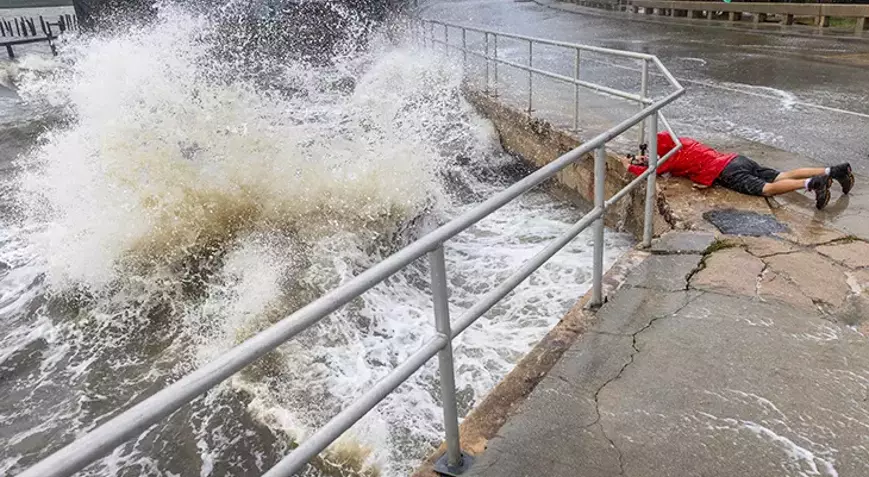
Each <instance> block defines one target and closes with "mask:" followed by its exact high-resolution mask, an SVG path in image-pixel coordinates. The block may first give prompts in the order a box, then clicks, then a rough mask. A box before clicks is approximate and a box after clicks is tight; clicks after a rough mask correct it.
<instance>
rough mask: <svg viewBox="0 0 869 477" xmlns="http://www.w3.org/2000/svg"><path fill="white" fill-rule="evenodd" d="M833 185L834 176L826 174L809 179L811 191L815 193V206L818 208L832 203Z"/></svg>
mask: <svg viewBox="0 0 869 477" xmlns="http://www.w3.org/2000/svg"><path fill="white" fill-rule="evenodd" d="M832 185H833V178H832V177H831V176H828V175H826V174H824V175H821V176H815V177H812V178H811V179H809V191H811V192H814V193H815V206H816V207H817V208H818V210H821V209H823V208H824V207H826V206H827V204H829V203H830V186H832Z"/></svg>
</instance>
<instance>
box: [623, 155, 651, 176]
mask: <svg viewBox="0 0 869 477" xmlns="http://www.w3.org/2000/svg"><path fill="white" fill-rule="evenodd" d="M619 159H620V160H621V161H622V165H624V166H625V169H627V170H628V172H630V173H631V174H633V175H635V176H638V175H640V174H642V173H643V172H646V169H648V167H646V166H638V165H636V164H631V158H629V157H620V158H619ZM640 159H645V156H643V157H641V158H640Z"/></svg>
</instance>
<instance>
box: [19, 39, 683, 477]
mask: <svg viewBox="0 0 869 477" xmlns="http://www.w3.org/2000/svg"><path fill="white" fill-rule="evenodd" d="M441 25H443V24H442V23H441ZM423 26H424V24H423ZM447 28H448V29H449V28H461V29H462V36H463V37H464V36H466V33H467V31H469V30H471V29H470V28H469V27H459V26H455V25H448V26H447ZM473 31H478V32H483V33H485V34H486V36H487V37H488V36H490V35H494V36H495V38H497V36H510V37H512V38H519V39H525V40H528V41H529V42H531V43H546V44H551V45H552V44H554V45H561V46H564V47H566V48H572V49H576V50H577V51H581V50H589V51H597V52H601V53H607V54H614V55H619V56H628V57H633V58H638V59H641V60H643V61H646V62H652V63H654V64H655V65H657V66H658V68H659V69H661V71H662V73H663V74H664V76H665V77H667V79H668V80H669V81H670V84H671V85H672V86H673V88H674V90H673V91H672V92H670V93H669V94H667V95H666V96H664V97H663V98H660V99H657V100H653V99H650V98H646V97H645V95H644V94H639V95H636V94H633V93H628V92H624V91H618V90H615V89H612V88H607V87H604V86H600V85H595V84H592V83H588V82H583V81H580V80H579V79H578V78H566V79H567V80H569V81H570V82H572V83H573V84H575V85H577V87H585V88H590V89H592V90H596V91H601V92H604V93H606V94H613V95H617V96H620V97H623V98H627V99H632V100H636V101H637V102H640V103H642V104H643V107H642V109H641V110H640V111H639V112H637V113H636V114H634V115H633V116H631V117H629V118H627V119H625V120H624V121H622V122H620V123H619V124H617V125H616V126H613V127H612V128H610V129H608V130H606V131H604V132H602V133H601V134H599V135H597V136H596V137H595V138H593V139H591V140H590V141H588V142H586V143H584V144H582V145H581V146H580V147H577V148H576V149H574V150H572V151H570V152H568V153H567V154H564V155H563V156H561V157H559V158H558V159H556V160H555V161H553V162H551V163H550V164H548V165H546V166H544V167H542V168H540V169H538V170H537V171H535V172H534V173H532V174H530V175H528V176H527V177H525V178H523V179H522V180H520V181H518V182H516V183H515V184H513V185H512V186H510V187H508V188H507V189H505V190H503V191H501V192H499V193H497V194H495V195H494V196H492V197H490V198H489V199H488V200H486V201H484V202H483V203H481V204H479V205H478V206H476V207H474V208H473V209H471V210H469V211H467V212H465V213H464V214H462V215H460V216H459V217H457V218H455V219H453V220H451V221H449V222H447V223H446V224H444V225H442V226H440V227H438V228H437V229H436V230H434V231H433V232H431V233H429V234H427V235H425V236H423V237H422V238H420V239H419V240H417V241H415V242H414V243H412V244H410V245H408V246H407V247H405V248H403V249H401V250H400V251H398V252H396V253H395V254H393V255H391V256H390V257H388V258H386V259H385V260H383V261H382V262H380V263H378V264H377V265H375V266H374V267H372V268H370V269H368V270H366V271H364V272H362V273H361V274H359V275H358V276H356V277H355V278H353V279H351V280H349V281H347V282H346V283H344V284H343V285H341V286H340V287H338V288H336V289H335V290H333V291H331V292H329V293H327V294H325V295H323V296H322V297H320V298H318V299H316V300H314V301H313V302H311V303H310V304H308V305H306V306H305V307H303V308H301V309H300V310H298V311H296V312H295V313H293V314H292V315H290V316H288V317H286V318H284V319H283V320H281V321H279V322H277V323H275V324H274V325H272V326H270V327H269V328H267V329H265V330H263V331H261V332H259V333H258V334H256V335H254V336H253V337H252V338H249V339H248V340H246V341H244V342H243V343H241V344H240V345H238V346H235V347H234V348H232V349H230V350H229V351H227V352H225V353H223V354H222V355H220V356H219V357H218V358H216V359H215V360H214V361H212V362H210V363H208V364H206V365H205V366H202V367H200V368H199V369H197V370H195V371H193V372H192V373H190V374H188V375H187V376H185V377H183V378H181V379H179V380H178V381H177V382H175V383H173V384H171V385H170V386H168V387H166V388H164V389H163V390H161V391H159V392H157V393H155V394H154V395H152V396H151V397H149V398H147V399H145V400H143V401H142V402H140V403H139V404H136V405H135V406H133V407H131V408H130V409H128V410H126V411H124V412H122V413H121V414H119V415H118V416H116V417H114V418H113V419H111V420H109V421H108V422H106V423H104V424H102V425H101V426H99V427H97V428H95V429H94V430H92V431H90V432H88V433H87V434H85V435H84V436H82V437H80V438H78V439H76V440H75V441H74V442H72V443H71V444H69V445H67V446H66V447H64V448H62V449H60V450H59V451H57V452H55V453H54V454H52V455H50V456H48V457H47V458H45V459H44V460H42V461H41V462H39V463H38V464H36V465H34V466H33V467H31V468H29V469H28V470H26V471H25V472H24V473H22V474H20V476H19V477H65V476H70V475H72V474H74V473H75V472H77V471H79V470H81V469H83V468H85V467H86V466H88V465H89V464H91V463H93V462H95V461H97V460H98V459H100V458H101V457H103V456H105V455H107V454H109V453H110V452H111V451H112V450H113V449H114V448H115V447H117V446H118V445H120V444H122V443H124V442H125V441H127V440H129V439H131V438H133V437H135V436H137V435H138V434H139V433H141V432H142V431H144V430H146V429H147V428H148V427H149V426H151V425H153V424H155V423H157V422H158V421H160V420H161V419H163V418H165V417H166V416H168V415H170V414H171V413H173V412H174V411H176V410H177V409H179V408H180V407H182V406H184V405H185V404H188V403H189V402H191V401H192V400H193V399H195V398H196V397H197V396H199V395H200V394H202V393H204V392H205V391H207V390H209V389H211V388H212V387H214V386H216V385H217V384H219V383H220V382H222V381H224V380H225V379H227V378H229V377H230V376H232V375H233V374H235V373H237V372H238V371H240V370H242V369H243V368H244V367H246V366H247V365H249V364H251V363H252V362H254V361H256V360H257V359H259V358H261V357H263V356H264V355H266V354H267V353H269V352H271V351H274V350H275V349H276V348H277V347H278V346H280V345H282V344H284V343H285V342H287V341H288V340H290V339H291V338H293V337H294V336H296V335H298V334H299V333H301V332H302V331H304V330H305V329H307V328H308V327H310V326H312V325H314V324H316V323H317V322H319V321H320V320H321V319H322V318H324V317H325V316H326V315H328V314H329V313H331V312H333V311H335V310H337V309H338V308H340V307H342V306H344V305H345V304H347V303H349V302H350V301H351V300H353V299H355V298H357V297H358V296H360V295H361V294H362V293H364V292H365V291H367V290H369V289H371V288H372V287H374V286H375V285H377V284H378V283H380V282H382V281H383V280H385V279H386V278H388V277H389V276H391V275H392V274H394V273H396V272H398V271H399V270H401V269H403V268H404V267H406V266H408V265H409V264H410V263H412V262H414V261H416V260H417V259H419V258H421V257H423V256H427V257H428V260H429V262H430V266H431V289H432V296H433V302H434V316H435V329H436V333H435V336H434V337H433V338H431V339H430V340H429V341H428V342H427V343H425V345H423V346H422V348H421V349H419V350H418V351H416V352H415V353H414V354H413V355H411V356H410V358H408V359H407V360H406V361H405V362H403V363H402V364H401V365H399V366H398V367H397V368H395V369H394V370H393V371H392V372H390V373H389V374H388V375H387V376H386V377H384V378H383V379H382V380H380V381H379V382H377V383H376V384H374V385H373V386H372V387H371V388H370V389H369V390H368V391H366V392H365V393H364V394H363V395H362V396H361V397H360V398H359V399H358V400H357V401H355V402H354V403H352V404H351V405H350V406H349V407H347V408H346V409H344V410H342V411H341V412H340V413H338V415H336V416H335V417H333V418H332V419H331V420H330V421H329V422H328V423H327V424H326V425H325V426H323V427H322V428H320V429H319V430H318V431H317V432H315V433H314V434H313V435H311V436H310V437H309V438H308V439H306V440H305V441H304V442H302V443H301V444H300V445H299V447H297V448H296V449H294V450H293V451H292V452H291V453H290V454H288V455H287V456H285V457H284V458H283V459H282V460H281V461H280V462H278V464H277V465H275V466H274V467H273V468H272V469H271V470H269V471H268V472H267V473H266V474H265V475H266V476H268V477H279V476H280V477H288V476H291V475H293V474H294V473H295V472H297V471H298V470H300V469H302V468H303V467H304V466H305V464H306V463H307V462H308V461H309V460H311V459H312V458H313V457H315V456H316V455H317V454H319V453H320V452H321V451H323V450H324V449H326V447H328V446H329V445H330V444H331V443H332V442H334V441H335V440H336V439H338V437H340V436H341V434H343V433H344V432H345V431H346V430H347V429H349V428H350V427H351V426H352V425H353V424H355V423H356V422H357V421H358V420H359V419H360V418H362V416H364V415H365V414H366V413H368V412H369V411H371V409H373V408H374V406H376V405H377V403H379V402H380V401H381V400H382V399H383V398H384V397H386V396H387V395H388V394H389V393H391V392H392V391H393V390H395V389H396V388H397V387H398V386H399V385H401V384H402V383H403V382H404V381H405V380H407V379H408V378H409V377H410V376H411V375H412V374H413V373H414V372H416V371H417V370H418V369H420V368H421V367H422V366H423V365H424V364H425V363H426V362H427V361H428V360H429V359H431V358H432V357H433V356H435V355H438V362H439V372H440V384H441V397H442V401H443V407H444V428H445V433H446V443H447V453H446V454H445V455H444V456H443V457H442V458H441V459H440V460H439V461H438V467H437V469H438V470H440V471H446V472H451V473H453V474H458V473H461V472H462V471H464V470H465V469H466V468H467V467H468V465H469V464H470V458H468V457H467V456H464V455H463V454H462V452H461V447H460V442H459V432H458V429H459V426H458V411H457V406H456V392H455V391H456V390H455V383H454V379H455V376H454V370H453V352H452V340H453V339H454V338H455V337H456V336H458V335H459V334H460V333H461V332H462V331H464V330H465V329H467V328H468V327H469V326H471V325H472V324H473V323H474V322H475V321H476V320H477V319H478V318H480V317H481V316H482V315H483V314H485V313H486V312H487V311H488V310H489V309H490V308H491V307H492V306H494V305H495V304H496V303H498V302H499V301H500V300H501V299H502V298H504V297H505V296H506V295H507V294H509V293H510V292H511V291H512V290H513V289H514V288H516V286H518V285H519V284H520V283H522V282H523V281H524V280H525V279H526V278H528V276H530V275H531V274H532V273H533V272H534V271H535V270H537V269H538V268H540V267H541V266H542V265H543V264H544V263H546V262H547V261H548V260H549V259H550V258H551V257H552V256H553V255H555V254H556V253H557V252H558V251H559V250H561V249H562V248H563V247H565V246H566V245H567V244H568V243H570V242H571V241H572V240H573V239H574V238H575V237H576V236H577V235H579V234H580V233H581V232H582V231H583V230H585V229H586V228H588V227H589V226H591V225H594V227H595V233H594V285H593V293H592V295H593V296H592V303H593V304H594V305H600V304H601V303H602V301H603V296H602V277H603V247H604V240H603V239H604V225H603V216H604V214H605V212H606V210H607V208H609V207H611V206H612V205H613V204H615V203H616V202H617V201H619V200H620V199H622V198H623V197H624V196H625V195H627V194H628V193H629V192H630V191H631V190H633V189H635V188H636V187H638V186H639V185H640V184H641V183H643V182H646V183H647V188H648V189H647V193H646V210H645V213H646V216H645V217H646V224H645V233H644V243H646V244H648V243H649V242H650V240H651V217H652V210H653V209H652V208H653V206H654V204H655V200H654V191H655V187H654V184H655V172H656V170H657V167H658V165H659V164H660V163H663V162H664V161H666V160H667V159H668V158H669V157H670V156H672V154H674V153H675V152H676V151H677V150H678V149H679V148H680V147H681V144H679V143H678V139H677V140H676V144H677V146H676V147H675V148H674V149H673V150H672V151H669V152H668V153H667V154H666V155H665V156H664V157H663V158H661V160H660V162H659V161H658V154H657V148H656V142H657V134H656V132H657V129H658V126H657V125H658V117H659V114H660V110H661V108H663V107H664V106H666V105H668V104H670V103H671V102H673V101H675V100H676V99H677V98H678V97H680V96H681V95H682V94H683V93H684V89H683V88H682V86H681V85H680V84H679V82H678V81H677V80H676V79H675V78H673V76H672V75H671V74H670V73H669V72H668V71H667V70H666V68H664V67H663V65H662V64H661V63H660V61H658V59H657V58H655V57H654V56H651V55H643V54H639V53H631V52H622V51H616V50H607V49H603V48H594V47H587V46H582V45H574V44H570V43H560V42H550V41H547V40H540V39H535V38H528V37H519V36H517V35H507V34H503V33H497V32H492V31H486V30H480V29H476V28H475V29H473ZM496 41H497V40H496ZM446 44H447V45H448V44H449V42H446ZM531 48H532V50H533V46H532V47H531ZM463 51H464V52H465V53H471V52H470V51H469V50H468V49H467V48H464V49H463ZM484 57H485V58H486V60H487V62H486V64H487V65H488V64H489V62H490V61H495V62H500V63H502V64H510V63H509V62H507V61H506V60H504V59H498V58H491V57H489V55H488V54H486V55H484ZM522 66H523V67H524V68H527V70H528V71H529V73H530V74H541V75H545V76H549V77H556V78H557V77H558V75H556V74H554V73H551V72H547V71H543V70H539V69H536V68H534V67H533V62H532V64H531V65H522ZM530 84H532V87H533V78H532V80H531V81H530ZM644 121H648V129H647V131H648V133H649V134H648V136H649V137H648V143H649V168H648V170H646V171H645V172H644V173H643V174H641V175H640V176H638V177H637V178H636V179H634V180H633V181H632V182H631V183H629V184H628V185H627V186H625V187H624V188H623V189H622V190H621V191H619V192H618V193H616V194H615V195H614V196H613V197H611V198H610V199H609V200H604V199H605V197H604V175H605V171H606V168H605V160H606V145H607V143H608V142H609V141H611V140H612V139H614V138H616V137H617V136H619V135H621V134H623V133H624V132H626V131H628V130H629V129H630V128H632V127H634V126H635V125H637V124H639V123H642V122H644ZM667 128H668V129H669V126H668V127H667ZM670 134H671V135H673V136H674V138H675V135H674V134H673V133H672V131H671V132H670ZM591 152H595V155H594V156H595V159H594V160H595V167H594V169H595V200H594V208H593V209H592V210H591V211H590V212H589V213H588V214H586V215H585V216H584V217H582V219H581V220H579V221H578V222H577V223H575V224H574V225H572V226H571V227H570V228H569V229H568V230H567V231H566V232H564V233H563V234H562V235H561V236H559V237H558V238H557V239H555V240H554V241H553V242H551V243H550V244H549V245H547V246H546V247H545V248H544V249H543V250H541V251H540V252H539V253H538V254H537V255H535V256H534V257H533V258H531V259H530V260H529V261H527V262H526V263H525V264H524V265H522V266H521V267H520V268H519V269H518V270H516V271H515V272H514V273H513V274H512V275H510V276H509V277H508V278H507V279H506V280H505V281H504V282H503V283H501V284H499V285H498V286H497V287H495V288H494V289H493V290H491V291H489V292H488V293H486V294H485V295H483V296H482V297H481V299H480V301H479V302H477V303H476V304H475V305H473V306H472V307H471V308H469V309H468V310H467V311H465V312H464V314H463V315H462V316H460V317H459V318H458V319H456V320H455V321H452V322H451V320H450V315H449V306H448V299H447V297H448V292H447V279H446V266H445V262H444V249H443V245H444V243H445V242H446V241H448V240H450V239H451V238H453V237H454V236H455V235H457V234H459V233H461V232H462V231H464V230H466V229H468V228H469V227H471V226H473V225H474V224H476V223H477V222H479V221H480V220H482V219H483V218H485V217H487V216H488V215H489V214H491V213H493V212H495V211H496V210H498V209H500V208H501V207H503V206H504V205H506V204H508V203H509V202H511V201H513V200H514V199H516V198H517V197H519V196H520V195H522V194H524V193H525V192H527V191H528V190H530V189H532V188H533V187H535V186H537V185H539V184H540V183H542V182H543V181H545V180H547V179H549V178H551V177H553V176H555V174H557V173H558V172H559V171H561V170H562V169H564V168H566V167H568V166H569V165H571V164H574V163H575V162H577V161H580V160H582V159H583V158H584V157H586V155H587V154H589V153H591Z"/></svg>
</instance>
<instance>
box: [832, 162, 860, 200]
mask: <svg viewBox="0 0 869 477" xmlns="http://www.w3.org/2000/svg"><path fill="white" fill-rule="evenodd" d="M830 177H832V178H833V179H836V180H837V181H839V184H841V185H842V193H843V194H847V193H848V192H851V189H852V188H853V187H854V173H853V172H852V171H851V164H848V163H847V162H846V163H844V164H839V165H838V166H833V167H831V168H830Z"/></svg>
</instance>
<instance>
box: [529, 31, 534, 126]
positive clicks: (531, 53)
mask: <svg viewBox="0 0 869 477" xmlns="http://www.w3.org/2000/svg"><path fill="white" fill-rule="evenodd" d="M533 67H534V42H533V41H532V40H528V68H529V70H528V115H529V116H530V115H531V111H533V105H532V102H533V101H534V79H533V78H534V73H532V72H531V69H530V68H533Z"/></svg>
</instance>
